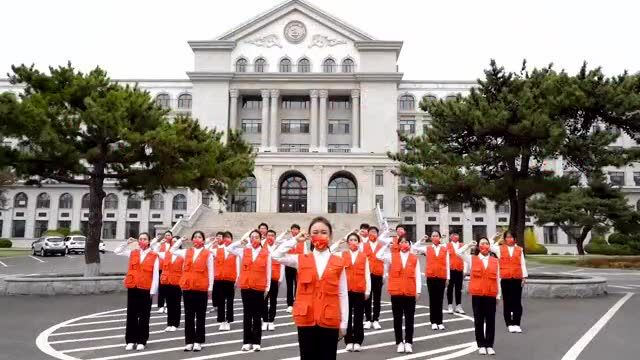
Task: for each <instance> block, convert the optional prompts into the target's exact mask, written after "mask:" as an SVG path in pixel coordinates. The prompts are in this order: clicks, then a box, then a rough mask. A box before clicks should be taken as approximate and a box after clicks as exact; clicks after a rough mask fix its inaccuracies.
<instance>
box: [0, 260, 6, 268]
mask: <svg viewBox="0 0 640 360" xmlns="http://www.w3.org/2000/svg"><path fill="white" fill-rule="evenodd" d="M0 265H2V266H4V267H8V266H7V264H5V263H3V262H2V261H0Z"/></svg>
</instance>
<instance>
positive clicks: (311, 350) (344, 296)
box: [273, 217, 349, 360]
mask: <svg viewBox="0 0 640 360" xmlns="http://www.w3.org/2000/svg"><path fill="white" fill-rule="evenodd" d="M309 234H310V236H309V235H306V234H304V233H300V234H298V236H297V237H296V238H295V239H290V240H288V241H286V242H284V243H283V244H282V245H280V246H279V247H277V248H276V249H275V250H274V252H273V258H274V259H275V260H277V261H278V262H280V263H281V264H283V265H286V266H291V267H295V268H297V269H298V289H297V292H296V302H295V303H294V305H293V320H294V322H295V324H296V326H297V328H298V344H299V346H300V359H301V360H312V359H322V360H332V359H333V360H335V359H336V354H337V349H338V341H340V340H341V339H342V337H343V336H344V334H345V332H346V330H347V320H348V314H349V304H348V288H347V276H346V272H345V269H344V263H343V260H342V258H341V257H339V256H337V255H333V254H331V251H330V250H329V243H330V242H331V236H332V228H331V223H330V222H329V220H327V219H325V218H324V217H316V218H314V219H313V220H311V224H310V225H309ZM309 237H310V238H311V242H312V244H313V251H312V252H311V253H304V254H289V253H288V252H289V250H291V249H293V248H294V247H295V246H296V244H297V242H304V241H306V240H307V239H308V238H309Z"/></svg>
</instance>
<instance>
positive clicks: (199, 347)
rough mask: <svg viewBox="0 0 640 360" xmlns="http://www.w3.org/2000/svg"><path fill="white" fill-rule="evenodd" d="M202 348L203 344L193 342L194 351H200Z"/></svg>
mask: <svg viewBox="0 0 640 360" xmlns="http://www.w3.org/2000/svg"><path fill="white" fill-rule="evenodd" d="M200 350H202V346H201V345H200V344H198V343H195V344H193V351H200Z"/></svg>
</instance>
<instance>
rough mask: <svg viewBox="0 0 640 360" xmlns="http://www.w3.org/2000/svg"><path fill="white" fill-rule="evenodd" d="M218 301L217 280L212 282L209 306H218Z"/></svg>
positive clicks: (218, 288) (218, 287) (218, 289)
mask: <svg viewBox="0 0 640 360" xmlns="http://www.w3.org/2000/svg"><path fill="white" fill-rule="evenodd" d="M219 303H220V285H218V280H215V281H214V282H213V287H211V306H213V307H218V304H219Z"/></svg>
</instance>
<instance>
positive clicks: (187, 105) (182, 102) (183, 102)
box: [178, 94, 193, 109]
mask: <svg viewBox="0 0 640 360" xmlns="http://www.w3.org/2000/svg"><path fill="white" fill-rule="evenodd" d="M192 99H193V98H192V96H191V94H182V95H180V96H178V108H180V109H191V102H192Z"/></svg>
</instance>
